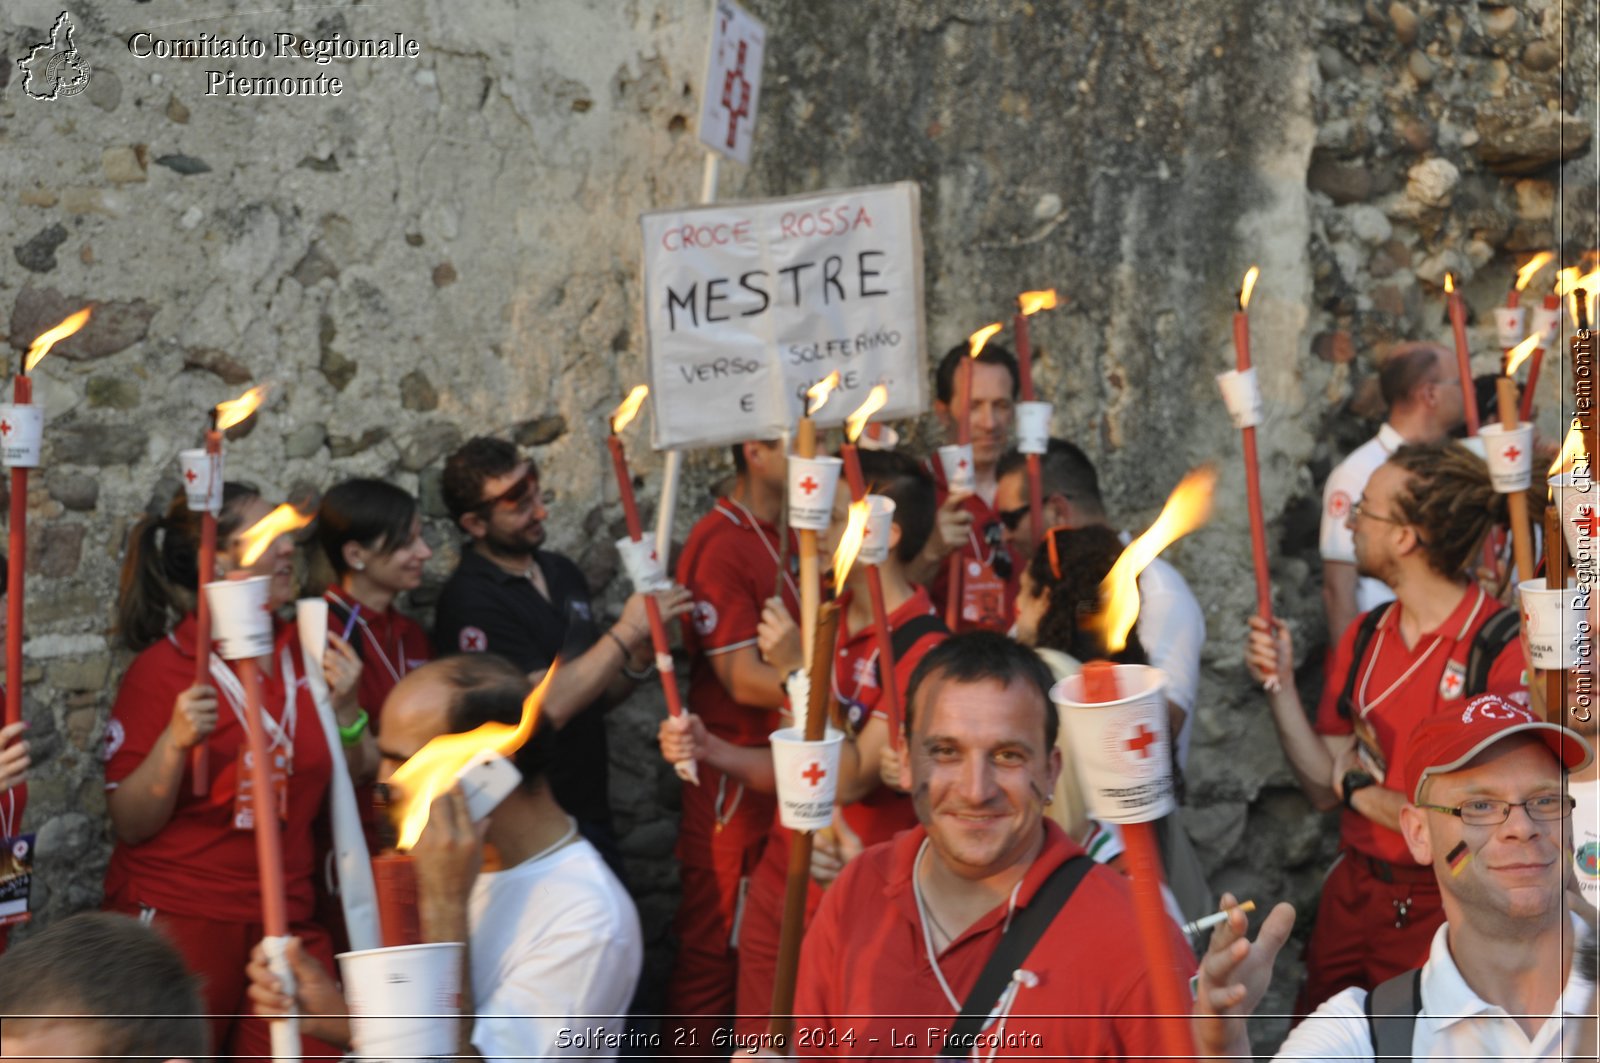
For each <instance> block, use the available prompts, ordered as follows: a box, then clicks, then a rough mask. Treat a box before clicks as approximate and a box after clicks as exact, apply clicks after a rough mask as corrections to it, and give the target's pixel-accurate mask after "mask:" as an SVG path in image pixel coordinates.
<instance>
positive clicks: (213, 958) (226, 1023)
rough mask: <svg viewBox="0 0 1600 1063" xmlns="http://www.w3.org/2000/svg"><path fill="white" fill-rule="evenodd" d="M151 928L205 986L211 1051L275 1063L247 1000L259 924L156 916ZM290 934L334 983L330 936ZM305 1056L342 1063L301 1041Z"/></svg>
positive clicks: (141, 914) (319, 931)
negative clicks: (247, 970)
mask: <svg viewBox="0 0 1600 1063" xmlns="http://www.w3.org/2000/svg"><path fill="white" fill-rule="evenodd" d="M107 907H108V908H109V909H110V910H112V911H120V912H124V913H125V914H127V915H132V916H135V917H137V918H141V919H143V918H146V916H147V914H148V913H147V911H146V910H143V909H141V908H139V906H137V905H132V906H124V905H118V904H115V903H111V904H108V905H107ZM149 922H150V925H151V926H153V927H155V928H156V929H157V930H159V931H161V932H162V934H164V935H165V936H166V938H167V940H168V941H170V942H172V944H173V945H174V946H175V947H176V948H177V950H178V951H179V952H180V953H181V954H182V955H183V961H184V964H185V965H186V966H187V967H188V968H189V970H190V971H191V972H192V973H193V974H194V975H196V976H197V977H198V978H199V979H200V982H201V986H200V988H201V992H203V993H204V994H205V1006H206V1012H207V1013H208V1014H209V1015H210V1017H211V1050H212V1052H214V1053H215V1054H217V1055H219V1056H231V1057H233V1058H234V1059H237V1060H240V1061H241V1063H271V1060H272V1036H271V1033H270V1031H269V1028H268V1022H267V1020H266V1019H264V1018H259V1017H257V1016H256V1015H255V1014H254V1011H253V1008H252V1006H251V1004H250V998H249V997H248V996H246V995H245V990H246V989H247V988H248V987H249V984H250V980H249V978H248V977H246V975H245V972H244V969H245V965H246V964H247V963H249V962H250V950H251V949H253V948H255V946H256V943H257V942H259V941H260V940H261V939H262V937H263V936H264V934H263V931H262V929H261V925H260V924H259V923H221V922H216V921H214V920H211V919H194V918H190V917H189V916H184V915H171V914H168V913H167V912H155V913H154V914H153V916H150V918H149ZM289 933H290V934H292V935H294V936H296V937H298V938H299V939H300V941H301V943H302V944H303V945H304V946H305V950H306V952H307V954H309V955H311V956H314V957H316V959H317V961H318V962H319V963H321V964H322V966H323V967H325V968H327V970H328V972H329V973H330V974H332V975H333V976H334V977H335V978H337V977H338V971H337V970H336V969H335V967H334V962H333V943H332V940H331V939H330V938H329V937H328V932H327V931H326V930H324V929H323V928H322V927H320V926H318V925H316V924H315V923H296V924H294V925H293V926H291V927H290V928H289ZM301 1043H302V1047H301V1054H302V1055H303V1056H304V1057H305V1058H306V1059H312V1058H319V1057H320V1058H326V1059H329V1060H338V1059H339V1058H340V1057H342V1056H343V1055H344V1051H343V1050H342V1049H339V1048H335V1047H334V1046H333V1045H330V1044H325V1043H324V1042H322V1041H317V1040H314V1039H312V1038H309V1037H305V1038H302V1042H301Z"/></svg>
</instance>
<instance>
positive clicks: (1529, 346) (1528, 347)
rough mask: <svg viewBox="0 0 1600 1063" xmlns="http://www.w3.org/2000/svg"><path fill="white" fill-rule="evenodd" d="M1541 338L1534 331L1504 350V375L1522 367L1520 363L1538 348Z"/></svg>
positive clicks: (1509, 374) (1508, 374)
mask: <svg viewBox="0 0 1600 1063" xmlns="http://www.w3.org/2000/svg"><path fill="white" fill-rule="evenodd" d="M1542 339H1544V337H1543V336H1541V335H1540V334H1539V333H1537V332H1535V333H1534V334H1533V335H1531V336H1529V337H1528V338H1527V339H1525V340H1523V341H1522V342H1521V343H1519V344H1517V345H1516V346H1515V347H1513V348H1511V349H1510V350H1509V351H1507V352H1506V376H1511V375H1512V374H1513V373H1515V372H1516V371H1517V370H1518V369H1521V368H1522V363H1523V362H1526V361H1527V360H1528V359H1529V358H1531V357H1532V356H1533V352H1534V351H1535V350H1537V349H1538V347H1539V341H1540V340H1542Z"/></svg>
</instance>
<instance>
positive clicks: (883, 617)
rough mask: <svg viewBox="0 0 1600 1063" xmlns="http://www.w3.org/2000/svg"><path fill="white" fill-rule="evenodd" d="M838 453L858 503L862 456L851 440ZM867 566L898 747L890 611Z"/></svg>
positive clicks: (899, 718)
mask: <svg viewBox="0 0 1600 1063" xmlns="http://www.w3.org/2000/svg"><path fill="white" fill-rule="evenodd" d="M839 453H840V456H841V457H843V458H844V475H845V480H846V481H847V482H848V483H849V484H850V500H851V501H852V502H860V501H861V500H862V499H864V498H866V497H867V481H866V477H864V476H862V475H861V456H860V454H859V453H858V452H857V450H856V448H855V445H854V444H851V443H846V444H845V445H844V447H843V448H842V449H841V450H840V452H839ZM866 569H867V595H868V597H869V598H870V599H871V601H872V633H873V638H874V640H875V641H876V642H877V644H878V672H879V673H880V675H881V677H882V681H883V704H884V715H886V716H887V717H888V718H889V741H890V742H892V743H893V744H894V747H895V748H896V749H899V748H900V746H901V739H902V737H903V736H902V734H901V731H902V729H903V727H904V716H903V715H902V709H901V705H900V680H899V679H898V678H897V677H896V676H895V674H894V640H893V639H892V638H891V637H890V634H889V613H888V610H887V609H886V608H885V606H884V604H883V573H881V572H879V571H878V566H877V565H868V566H866Z"/></svg>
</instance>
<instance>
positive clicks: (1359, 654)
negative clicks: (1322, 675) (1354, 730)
mask: <svg viewBox="0 0 1600 1063" xmlns="http://www.w3.org/2000/svg"><path fill="white" fill-rule="evenodd" d="M1392 608H1394V602H1392V601H1389V602H1384V603H1383V604H1382V605H1380V606H1378V607H1377V608H1375V609H1369V610H1367V612H1366V614H1365V615H1363V616H1362V617H1361V619H1360V620H1358V621H1356V623H1357V624H1358V625H1359V626H1358V627H1357V628H1356V644H1355V646H1354V647H1353V648H1352V650H1351V652H1350V670H1349V671H1348V672H1346V673H1345V676H1344V689H1343V690H1341V691H1340V692H1339V701H1338V708H1339V715H1340V716H1343V717H1344V718H1345V719H1347V720H1353V719H1355V717H1356V676H1357V675H1359V674H1360V672H1361V662H1362V661H1364V660H1365V659H1366V656H1367V647H1368V646H1370V645H1372V636H1373V635H1376V634H1377V633H1378V625H1379V624H1381V623H1383V618H1384V617H1386V616H1388V615H1389V610H1390V609H1392Z"/></svg>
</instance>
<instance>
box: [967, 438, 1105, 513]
mask: <svg viewBox="0 0 1600 1063" xmlns="http://www.w3.org/2000/svg"><path fill="white" fill-rule="evenodd" d="M1027 465H1028V456H1027V455H1026V454H1024V453H1022V452H1021V451H1018V450H1008V451H1006V453H1005V454H1004V455H1003V456H1002V457H1001V458H1000V464H999V465H997V466H996V467H995V472H994V474H995V478H996V479H997V480H998V479H1003V478H1004V477H1007V476H1010V475H1011V474H1012V473H1014V472H1019V471H1021V470H1023V469H1025V468H1027ZM1039 484H1040V487H1041V488H1042V489H1043V492H1044V496H1045V497H1046V498H1049V497H1050V496H1051V495H1060V496H1061V497H1062V498H1065V499H1066V500H1067V501H1068V502H1071V503H1072V504H1073V505H1074V506H1076V507H1078V508H1079V509H1081V510H1083V511H1085V512H1086V513H1088V514H1090V515H1099V516H1104V515H1105V502H1104V501H1103V500H1102V499H1101V498H1100V476H1099V474H1098V473H1096V472H1095V471H1094V462H1092V461H1090V460H1089V455H1087V454H1085V453H1084V452H1083V451H1082V449H1080V448H1079V447H1078V446H1077V445H1076V444H1074V443H1069V442H1067V441H1066V440H1065V439H1056V438H1054V437H1052V438H1051V440H1050V444H1049V448H1048V449H1047V450H1046V451H1045V453H1043V454H1041V455H1040V456H1039Z"/></svg>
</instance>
